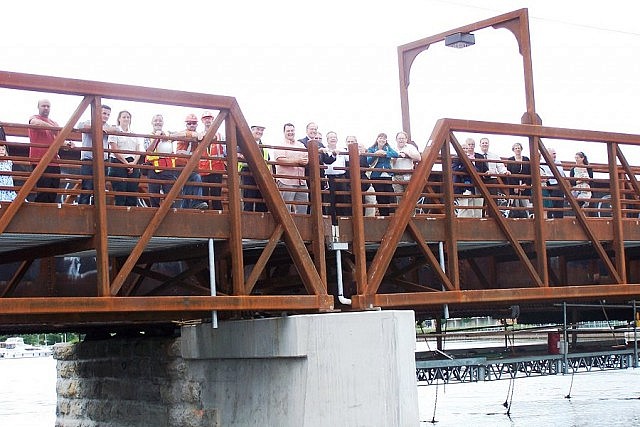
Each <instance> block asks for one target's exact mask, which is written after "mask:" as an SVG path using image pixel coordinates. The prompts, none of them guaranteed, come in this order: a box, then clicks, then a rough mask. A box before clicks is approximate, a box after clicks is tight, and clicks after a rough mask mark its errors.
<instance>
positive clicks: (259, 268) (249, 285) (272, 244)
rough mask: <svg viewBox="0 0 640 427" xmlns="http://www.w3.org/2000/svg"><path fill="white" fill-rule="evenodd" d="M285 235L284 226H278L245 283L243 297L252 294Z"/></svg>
mask: <svg viewBox="0 0 640 427" xmlns="http://www.w3.org/2000/svg"><path fill="white" fill-rule="evenodd" d="M283 233H284V227H282V224H278V225H277V226H276V229H275V230H274V231H273V234H272V235H271V237H270V238H269V241H268V242H267V244H266V245H265V247H264V249H263V250H262V252H261V253H260V257H259V258H258V261H256V263H255V264H254V266H253V269H252V270H251V274H249V277H247V280H246V281H245V286H246V289H244V291H243V293H242V295H249V294H251V291H252V290H253V287H254V286H255V285H256V282H257V281H258V278H259V277H260V274H262V272H263V271H264V269H265V267H266V266H267V262H268V261H269V258H270V257H271V254H272V253H273V250H274V249H275V248H276V245H277V244H278V242H279V241H280V238H281V237H282V234H283Z"/></svg>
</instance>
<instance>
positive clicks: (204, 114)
mask: <svg viewBox="0 0 640 427" xmlns="http://www.w3.org/2000/svg"><path fill="white" fill-rule="evenodd" d="M200 117H201V118H203V119H204V118H205V117H215V116H214V115H213V113H212V112H211V111H209V110H207V111H205V112H204V113H202V116H200Z"/></svg>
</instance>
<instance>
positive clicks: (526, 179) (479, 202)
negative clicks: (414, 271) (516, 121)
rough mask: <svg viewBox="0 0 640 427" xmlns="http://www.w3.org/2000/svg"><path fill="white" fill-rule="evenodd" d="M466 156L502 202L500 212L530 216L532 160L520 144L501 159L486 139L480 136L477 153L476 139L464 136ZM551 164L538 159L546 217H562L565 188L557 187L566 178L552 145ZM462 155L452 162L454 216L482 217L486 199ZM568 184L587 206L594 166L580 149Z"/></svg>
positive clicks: (520, 216) (516, 215)
mask: <svg viewBox="0 0 640 427" xmlns="http://www.w3.org/2000/svg"><path fill="white" fill-rule="evenodd" d="M460 145H461V147H462V150H463V153H464V157H467V160H468V164H469V165H471V167H472V168H473V169H475V171H476V172H477V173H478V174H479V175H480V177H481V179H482V181H483V182H484V183H485V184H487V188H488V190H489V194H490V195H491V196H492V198H494V199H495V200H497V201H502V203H503V205H502V206H501V207H502V208H503V209H502V212H503V213H504V214H506V215H507V216H509V217H512V218H527V217H530V216H532V215H533V214H532V211H531V208H532V203H531V161H530V159H529V157H527V156H525V155H523V154H522V151H523V147H522V144H520V143H519V142H516V143H514V144H513V145H512V147H511V150H512V151H513V156H510V157H506V158H502V157H500V156H498V155H497V154H495V153H492V152H491V151H489V138H486V137H483V138H481V139H480V152H476V151H475V146H476V143H475V140H474V139H473V138H467V139H466V140H465V141H464V142H463V143H462V144H460ZM547 151H548V153H549V155H550V156H551V159H552V163H553V164H554V166H555V168H554V169H556V170H557V174H556V173H554V171H553V170H552V168H551V166H550V165H549V164H548V163H547V162H546V160H545V159H544V158H543V157H541V159H540V178H541V186H542V196H543V205H544V208H545V211H546V215H547V218H562V217H563V216H564V202H565V198H564V191H563V190H562V189H561V188H560V186H559V183H558V177H560V178H561V179H563V178H566V177H567V175H566V173H565V171H564V168H563V165H562V162H560V161H558V160H557V153H556V150H555V148H553V147H549V148H548V149H547ZM462 157H463V156H460V157H457V158H455V159H454V160H453V161H452V169H453V171H454V178H453V180H454V193H455V194H456V200H455V204H456V215H457V216H459V217H466V218H482V217H483V216H484V217H486V216H490V214H489V212H488V210H487V208H486V200H484V196H483V194H482V192H481V191H480V190H479V188H478V187H477V186H476V185H474V183H473V180H472V177H471V174H470V173H469V169H468V165H467V162H465V161H463V160H462ZM569 177H570V178H569V184H570V186H571V188H572V195H573V196H574V197H576V198H577V199H578V200H579V201H580V206H581V207H583V208H587V207H589V203H590V199H591V196H592V192H591V185H592V182H593V169H592V168H591V167H590V166H589V161H588V159H587V156H586V155H585V154H584V153H583V152H581V151H580V152H578V153H576V155H575V165H574V166H573V167H571V169H570V170H569Z"/></svg>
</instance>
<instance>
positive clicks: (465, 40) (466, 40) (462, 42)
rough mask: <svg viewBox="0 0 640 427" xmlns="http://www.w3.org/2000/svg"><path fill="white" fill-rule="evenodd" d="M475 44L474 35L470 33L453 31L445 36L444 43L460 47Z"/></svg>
mask: <svg viewBox="0 0 640 427" xmlns="http://www.w3.org/2000/svg"><path fill="white" fill-rule="evenodd" d="M474 44H476V36H474V35H473V34H471V33H455V34H451V35H450V36H447V37H445V39H444V45H445V46H449V47H455V48H456V49H462V48H463V47H467V46H473V45H474Z"/></svg>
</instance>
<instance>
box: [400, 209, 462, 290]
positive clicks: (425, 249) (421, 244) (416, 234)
mask: <svg viewBox="0 0 640 427" xmlns="http://www.w3.org/2000/svg"><path fill="white" fill-rule="evenodd" d="M407 228H408V229H409V231H410V232H411V234H412V235H413V238H414V240H415V242H416V244H417V245H418V248H420V251H421V252H422V254H423V255H424V256H425V258H427V260H428V261H429V265H430V266H431V268H433V271H435V272H436V275H437V276H438V278H439V279H440V281H441V282H442V284H443V285H444V286H445V287H446V288H447V289H448V290H450V291H453V290H454V286H453V284H452V283H451V280H450V279H449V277H448V276H447V275H446V273H445V272H444V271H442V267H441V266H440V262H439V261H438V259H437V258H436V257H435V256H434V255H433V252H431V249H429V246H427V244H426V243H425V241H424V239H423V238H422V234H421V233H420V230H418V228H417V227H416V225H415V223H414V222H413V221H409V223H408V224H407Z"/></svg>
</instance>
